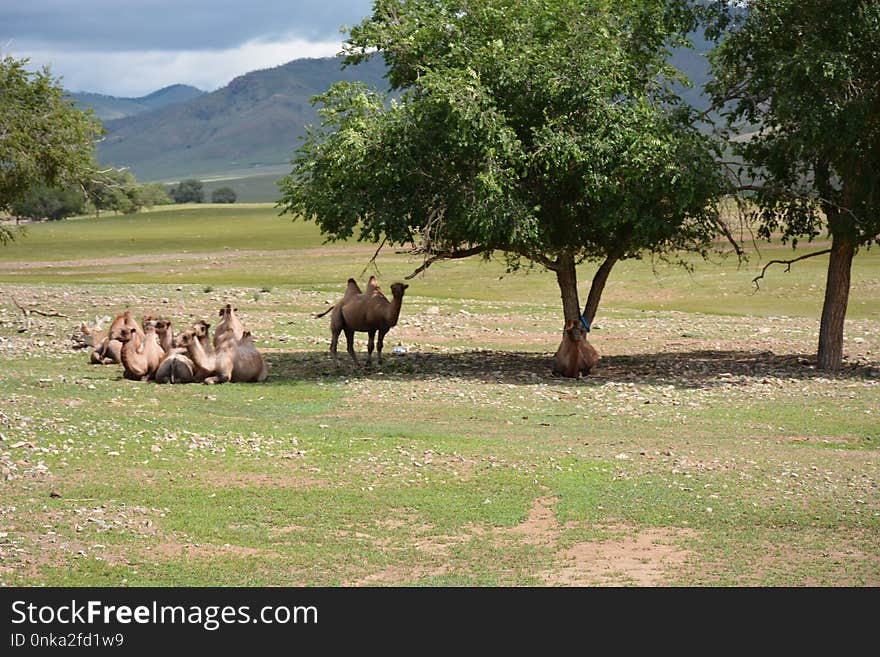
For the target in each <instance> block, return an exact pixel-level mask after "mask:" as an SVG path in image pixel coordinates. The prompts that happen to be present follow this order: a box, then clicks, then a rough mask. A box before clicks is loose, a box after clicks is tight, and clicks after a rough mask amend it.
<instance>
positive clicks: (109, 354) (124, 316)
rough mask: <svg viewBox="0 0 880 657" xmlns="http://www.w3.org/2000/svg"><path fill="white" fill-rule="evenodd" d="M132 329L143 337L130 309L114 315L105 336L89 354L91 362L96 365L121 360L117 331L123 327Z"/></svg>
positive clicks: (120, 343) (120, 347)
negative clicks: (114, 317)
mask: <svg viewBox="0 0 880 657" xmlns="http://www.w3.org/2000/svg"><path fill="white" fill-rule="evenodd" d="M126 326H127V327H128V328H130V329H132V330H134V331H135V332H136V333H137V335H138V336H139V337H143V335H144V331H143V329H142V328H141V327H140V325H139V324H138V323H137V322H136V321H135V320H134V317H132V315H131V311H130V310H126V311H125V312H123V313H120V314H118V315H117V316H116V319H114V320H113V323H112V324H110V328H109V329H107V337H106V338H104V339H103V340H102V341H101V343H100V344H99V345H98V346H97V347H96V348H95V350H94V351H93V352H92V353H91V355H90V356H89V360H90V361H91V362H92V363H96V364H98V365H109V364H111V363H121V362H122V357H121V354H122V342H120V341H119V331H120V330H121V329H122V328H123V327H126Z"/></svg>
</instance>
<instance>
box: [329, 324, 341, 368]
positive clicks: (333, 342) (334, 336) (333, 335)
mask: <svg viewBox="0 0 880 657" xmlns="http://www.w3.org/2000/svg"><path fill="white" fill-rule="evenodd" d="M339 333H340V330H339V329H333V330H331V331H330V353H331V354H332V355H333V364H334V365H339V356H338V355H337V354H336V348H337V346H338V345H339Z"/></svg>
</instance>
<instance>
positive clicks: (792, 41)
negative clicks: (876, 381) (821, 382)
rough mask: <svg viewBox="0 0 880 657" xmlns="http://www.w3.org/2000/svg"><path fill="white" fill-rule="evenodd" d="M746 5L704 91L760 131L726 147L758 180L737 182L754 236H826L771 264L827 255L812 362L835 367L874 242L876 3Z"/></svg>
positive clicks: (879, 52)
mask: <svg viewBox="0 0 880 657" xmlns="http://www.w3.org/2000/svg"><path fill="white" fill-rule="evenodd" d="M737 4H739V5H742V4H743V3H737ZM744 4H745V8H746V10H747V11H745V12H741V11H735V12H734V14H733V19H734V22H733V26H732V29H731V30H730V32H729V34H728V35H727V36H726V38H724V40H723V41H722V42H721V44H720V45H719V46H718V47H717V48H716V50H715V51H714V53H713V56H712V57H713V61H714V72H715V76H716V81H715V83H714V84H713V85H711V87H710V89H711V91H712V93H713V96H714V98H715V102H716V104H718V105H721V104H722V103H727V107H728V108H729V110H728V112H727V118H728V125H729V126H730V128H732V129H733V130H734V131H736V130H738V129H739V128H740V126H742V125H747V126H750V130H751V131H753V130H755V128H754V127H751V126H759V129H758V131H757V133H756V134H753V135H751V137H750V138H749V139H745V140H735V141H734V144H733V147H734V149H735V152H736V153H737V154H738V155H739V156H740V157H741V158H742V159H743V160H744V161H745V163H746V167H745V168H746V173H747V175H748V177H749V178H751V179H752V180H754V181H755V182H754V184H751V183H750V184H748V185H746V186H744V189H745V190H747V191H751V192H753V194H754V195H753V197H752V200H753V201H754V203H755V204H756V206H757V208H758V218H759V221H760V227H759V234H760V235H761V236H762V237H765V238H767V239H770V238H771V237H773V236H777V235H780V234H781V236H782V240H783V241H784V242H790V243H791V244H792V246H794V247H796V246H797V245H798V243H799V240H801V239H806V240H807V241H811V240H812V239H813V238H815V237H817V236H818V235H820V234H822V233H826V234H827V235H829V236H830V238H831V246H830V248H826V249H820V250H818V251H813V252H811V253H808V254H806V255H802V256H800V257H797V258H793V259H791V260H776V261H771V262H770V263H768V265H769V264H773V263H774V262H776V263H781V264H787V265H788V266H791V264H793V263H794V261H796V260H802V259H804V258H809V257H813V256H820V255H829V260H828V273H827V282H826V285H825V301H824V305H823V307H822V318H821V322H820V329H819V346H818V367H819V368H820V369H823V370H835V369H838V368H839V367H840V366H841V364H842V360H843V329H844V320H845V318H846V310H847V304H848V300H849V291H850V270H851V268H852V262H853V258H854V256H855V255H856V253H857V252H858V251H859V250H860V249H861V248H863V247H864V248H867V247H869V246H870V245H871V244H872V243H875V244H877V243H880V175H878V172H880V3H878V2H876V1H872V2H865V1H863V0H749V1H748V2H745V3H744ZM766 271H767V268H766V267H765V268H764V272H766ZM764 272H762V275H763V273H764ZM759 278H760V277H759ZM756 280H757V279H756Z"/></svg>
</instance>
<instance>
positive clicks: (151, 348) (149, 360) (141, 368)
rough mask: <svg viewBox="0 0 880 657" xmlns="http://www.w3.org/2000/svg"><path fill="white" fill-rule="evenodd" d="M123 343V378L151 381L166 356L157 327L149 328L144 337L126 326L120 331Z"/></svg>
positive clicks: (120, 339)
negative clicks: (160, 343) (157, 334)
mask: <svg viewBox="0 0 880 657" xmlns="http://www.w3.org/2000/svg"><path fill="white" fill-rule="evenodd" d="M119 341H120V342H121V343H122V353H121V354H120V355H121V361H122V368H123V370H124V371H123V376H124V377H125V378H126V379H131V380H133V381H149V380H150V378H152V376H153V374H154V373H155V372H156V369H157V368H158V367H159V363H160V362H161V361H162V358H163V357H164V355H165V352H164V351H162V347H160V346H159V341H158V339H157V336H156V327H155V326H148V327H147V331H146V333H145V334H144V336H143V337H140V336H139V335H138V334H137V332H136V331H135V330H134V329H133V328H131V327H129V326H125V327H123V328H121V329H120V330H119Z"/></svg>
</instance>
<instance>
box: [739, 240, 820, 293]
mask: <svg viewBox="0 0 880 657" xmlns="http://www.w3.org/2000/svg"><path fill="white" fill-rule="evenodd" d="M826 253H831V249H823V250H821V251H814V252H813V253H807V254H806V255H802V256H800V257H799V258H792V259H791V260H771V261H769V262H768V263H767V264H766V265H764V268H763V269H761V273H760V274H758V275H757V276H755V277H754V278H753V279H752V283H754V284H755V291H756V292H757V291H758V290H760V289H761V286H760V285H758V281H760V280H761V279H762V278H764V274H766V273H767V270H768V269H769V268H770V266H771V265H785V271H787V272H789V271H791V266H792V265H793V264H794V263H796V262H800V261H801V260H806V259H807V258H813V257H815V256H820V255H825V254H826Z"/></svg>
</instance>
